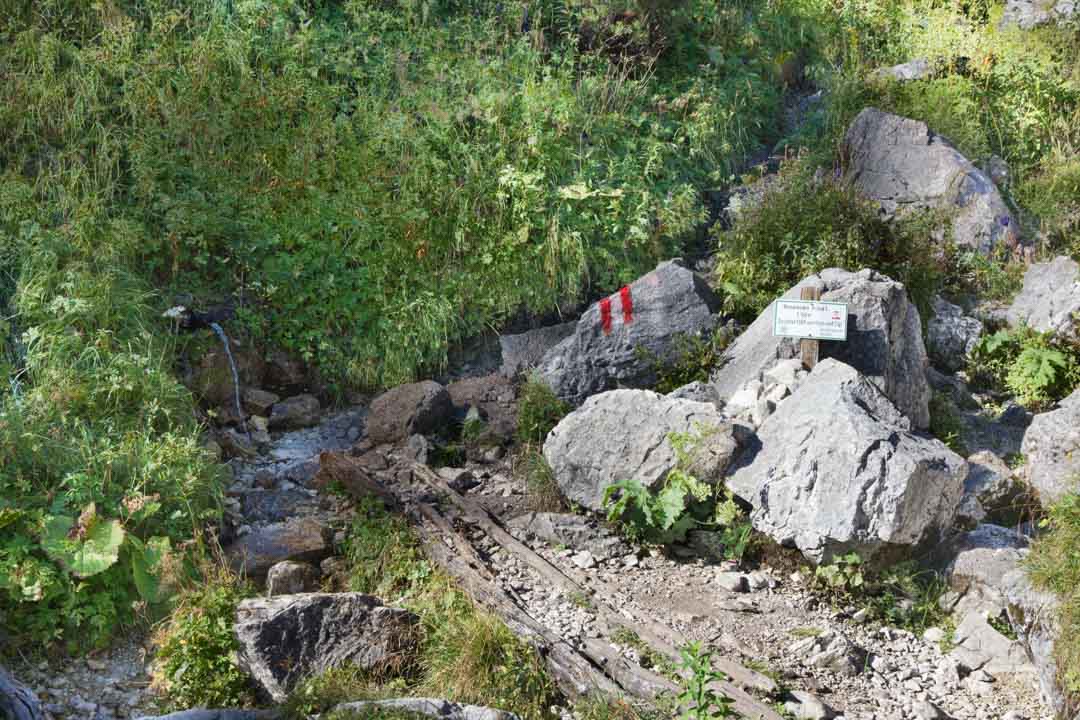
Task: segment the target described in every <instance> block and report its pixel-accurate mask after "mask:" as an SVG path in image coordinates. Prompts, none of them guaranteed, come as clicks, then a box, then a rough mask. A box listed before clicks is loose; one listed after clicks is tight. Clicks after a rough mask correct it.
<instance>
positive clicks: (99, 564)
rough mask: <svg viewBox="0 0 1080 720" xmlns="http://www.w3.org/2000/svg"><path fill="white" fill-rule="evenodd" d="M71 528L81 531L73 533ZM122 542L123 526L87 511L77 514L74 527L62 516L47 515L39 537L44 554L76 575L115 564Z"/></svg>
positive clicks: (67, 518)
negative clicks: (78, 520)
mask: <svg viewBox="0 0 1080 720" xmlns="http://www.w3.org/2000/svg"><path fill="white" fill-rule="evenodd" d="M88 509H89V508H88ZM73 529H74V530H76V531H81V532H74V533H73ZM80 534H81V535H82V537H81V538H80V537H79V535H80ZM123 543H124V528H123V526H122V525H121V524H120V521H119V520H101V519H99V518H97V517H95V516H93V514H92V513H88V512H87V511H84V512H83V515H82V516H80V523H79V526H78V527H76V525H75V521H74V520H73V519H72V518H70V517H67V516H66V515H54V516H52V517H50V518H48V519H47V520H46V521H45V532H44V534H43V536H42V540H41V546H42V549H43V550H44V551H45V554H46V555H48V556H49V558H50V559H52V560H54V561H56V562H58V563H59V564H60V566H61V567H63V568H64V569H65V570H67V571H68V572H70V573H71V574H72V575H74V576H75V577H79V578H87V577H91V576H93V575H97V574H98V573H102V572H105V571H106V570H108V569H109V568H110V567H112V566H113V565H115V564H116V561H117V560H118V559H119V557H120V546H121V545H123Z"/></svg>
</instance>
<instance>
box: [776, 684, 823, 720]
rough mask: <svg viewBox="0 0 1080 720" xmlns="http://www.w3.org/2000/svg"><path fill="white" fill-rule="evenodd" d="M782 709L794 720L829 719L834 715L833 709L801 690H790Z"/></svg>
mask: <svg viewBox="0 0 1080 720" xmlns="http://www.w3.org/2000/svg"><path fill="white" fill-rule="evenodd" d="M784 709H785V710H787V712H788V713H789V714H790V715H791V716H792V717H793V718H795V719H796V720H830V718H834V717H836V711H835V710H833V709H832V708H831V707H829V706H828V705H826V704H825V703H823V702H822V701H821V700H820V699H819V698H817V697H815V696H814V695H811V694H810V693H808V692H804V691H802V690H792V691H791V699H790V700H788V701H787V702H785V703H784Z"/></svg>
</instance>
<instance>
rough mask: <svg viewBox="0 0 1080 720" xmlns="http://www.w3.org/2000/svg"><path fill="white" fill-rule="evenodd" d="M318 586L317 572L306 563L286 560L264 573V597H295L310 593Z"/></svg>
mask: <svg viewBox="0 0 1080 720" xmlns="http://www.w3.org/2000/svg"><path fill="white" fill-rule="evenodd" d="M318 585H319V571H318V570H316V569H315V568H314V567H313V566H312V565H310V564H308V563H301V562H294V561H292V560H286V561H284V562H279V563H277V564H276V565H274V566H273V567H271V568H270V570H269V571H268V572H267V573H266V595H267V597H274V596H275V595H296V594H297V593H304V592H310V591H312V590H314V589H316V587H318Z"/></svg>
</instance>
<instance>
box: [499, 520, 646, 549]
mask: <svg viewBox="0 0 1080 720" xmlns="http://www.w3.org/2000/svg"><path fill="white" fill-rule="evenodd" d="M507 527H509V528H510V529H511V530H513V531H514V532H515V534H516V535H518V536H519V537H524V538H526V539H537V540H543V541H544V542H546V543H548V544H550V545H563V546H565V547H567V548H569V549H571V550H577V551H582V550H585V551H588V552H589V553H590V554H591V555H592V556H593V557H595V558H596V559H598V560H611V559H612V558H617V557H624V556H626V555H628V554H629V553H630V552H631V548H630V546H629V545H627V544H626V543H625V542H624V541H623V540H622V539H621V538H619V537H618V536H617V535H614V534H613V533H611V532H610V531H609V530H607V528H604V527H601V526H600V525H599V524H598V523H597V522H596V521H595V520H592V519H591V518H587V517H583V516H581V515H574V514H572V513H549V512H530V513H525V514H524V515H519V516H518V517H516V518H513V519H512V520H510V521H509V522H508V523H507Z"/></svg>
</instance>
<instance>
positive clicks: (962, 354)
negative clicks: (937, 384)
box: [926, 297, 983, 372]
mask: <svg viewBox="0 0 1080 720" xmlns="http://www.w3.org/2000/svg"><path fill="white" fill-rule="evenodd" d="M933 311H934V315H933V317H931V318H930V320H929V321H928V322H927V323H926V340H927V345H928V348H927V349H928V350H929V351H930V359H931V360H932V361H933V362H934V365H935V366H937V367H939V368H944V369H945V370H950V371H953V372H956V371H957V370H962V369H963V368H964V365H965V364H966V360H967V355H968V353H969V352H971V349H972V348H973V347H975V343H977V342H978V341H979V337H980V336H981V335H982V332H983V325H982V323H981V322H979V321H978V320H976V319H975V318H973V317H969V316H967V315H965V314H964V311H963V309H961V308H960V306H959V305H953V304H952V303H951V302H948V301H947V300H943V299H942V298H940V297H935V298H934V302H933Z"/></svg>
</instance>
